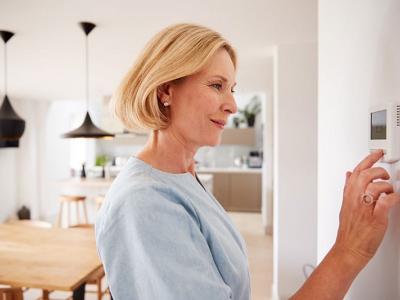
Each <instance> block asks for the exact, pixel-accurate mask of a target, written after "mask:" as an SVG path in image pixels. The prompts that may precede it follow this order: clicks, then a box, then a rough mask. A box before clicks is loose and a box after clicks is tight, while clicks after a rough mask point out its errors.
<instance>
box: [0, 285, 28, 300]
mask: <svg viewBox="0 0 400 300" xmlns="http://www.w3.org/2000/svg"><path fill="white" fill-rule="evenodd" d="M23 299H24V298H23V296H22V289H20V288H0V300H23Z"/></svg>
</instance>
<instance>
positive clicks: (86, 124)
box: [62, 22, 114, 139]
mask: <svg viewBox="0 0 400 300" xmlns="http://www.w3.org/2000/svg"><path fill="white" fill-rule="evenodd" d="M79 24H80V26H81V28H82V30H83V31H84V32H85V36H86V116H85V119H84V120H83V123H82V125H81V126H79V127H78V128H77V129H74V130H72V131H69V132H67V133H64V134H63V135H62V137H63V138H95V139H101V138H112V137H114V135H113V134H111V133H109V132H107V131H104V130H102V129H100V128H99V127H97V126H96V125H94V123H93V121H92V119H91V117H90V114H89V49H88V36H89V34H90V32H91V31H92V30H93V29H94V28H95V27H96V25H95V24H93V23H89V22H81V23H79Z"/></svg>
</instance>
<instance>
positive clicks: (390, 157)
mask: <svg viewBox="0 0 400 300" xmlns="http://www.w3.org/2000/svg"><path fill="white" fill-rule="evenodd" d="M369 114H370V117H369V118H370V126H369V127H370V132H369V133H370V135H369V143H368V147H369V150H370V151H374V150H378V149H383V152H384V154H385V155H384V156H383V158H382V162H387V163H394V162H396V161H398V160H400V104H398V103H385V104H381V105H377V106H374V107H371V108H370V110H369Z"/></svg>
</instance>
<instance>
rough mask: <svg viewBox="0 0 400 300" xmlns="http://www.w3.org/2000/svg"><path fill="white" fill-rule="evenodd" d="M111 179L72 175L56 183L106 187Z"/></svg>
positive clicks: (205, 179)
mask: <svg viewBox="0 0 400 300" xmlns="http://www.w3.org/2000/svg"><path fill="white" fill-rule="evenodd" d="M207 173H208V172H207ZM198 176H199V179H200V180H201V181H202V182H208V181H211V180H212V179H213V178H212V174H200V173H199V174H198ZM113 180H114V178H110V179H105V178H96V177H86V178H80V177H73V178H66V179H61V180H59V181H58V183H59V184H60V185H61V186H62V187H70V186H76V187H82V188H108V187H109V186H110V185H111V183H112V182H113Z"/></svg>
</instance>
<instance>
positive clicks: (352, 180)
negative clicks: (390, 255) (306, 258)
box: [290, 151, 400, 300]
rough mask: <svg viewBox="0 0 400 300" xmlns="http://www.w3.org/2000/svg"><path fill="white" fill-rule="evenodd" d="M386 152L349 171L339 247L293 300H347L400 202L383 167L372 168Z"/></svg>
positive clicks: (336, 243)
mask: <svg viewBox="0 0 400 300" xmlns="http://www.w3.org/2000/svg"><path fill="white" fill-rule="evenodd" d="M382 155H383V152H382V151H379V152H375V153H372V154H370V155H368V156H367V157H366V158H365V159H364V160H363V161H362V162H360V163H359V164H358V166H357V167H356V168H355V169H354V170H353V172H347V174H346V184H345V186H344V192H343V204H342V209H341V211H340V216H339V218H340V224H339V230H338V235H337V238H336V242H335V245H334V246H333V247H332V249H331V250H330V251H329V252H328V254H327V255H326V256H325V258H324V259H323V260H322V261H321V263H320V264H319V265H318V267H317V268H316V269H315V270H314V272H313V273H312V274H311V276H310V277H309V278H308V279H307V281H306V282H305V283H304V284H303V286H302V287H301V288H300V289H299V290H298V291H297V292H296V294H294V295H293V297H291V298H290V299H291V300H306V299H307V300H311V299H324V300H339V299H343V298H344V297H345V295H346V293H347V291H348V289H349V288H350V285H351V283H352V282H353V280H354V278H356V276H357V275H358V273H359V272H360V271H361V269H362V268H363V267H364V266H365V265H366V264H367V263H368V261H369V260H370V259H371V258H372V257H373V256H374V254H375V252H376V250H377V249H378V247H379V245H380V244H381V242H382V239H383V236H384V235H385V232H386V229H387V226H388V214H389V211H390V209H391V208H392V207H393V206H395V205H396V204H397V203H399V202H400V196H399V195H398V194H396V193H393V186H392V185H391V184H389V183H388V182H385V181H382V180H380V181H375V180H377V179H383V180H387V179H389V174H388V173H387V172H386V170H385V169H383V168H379V167H378V168H372V166H373V165H374V164H375V163H376V162H377V161H378V160H379V159H380V158H381V157H382Z"/></svg>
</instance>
